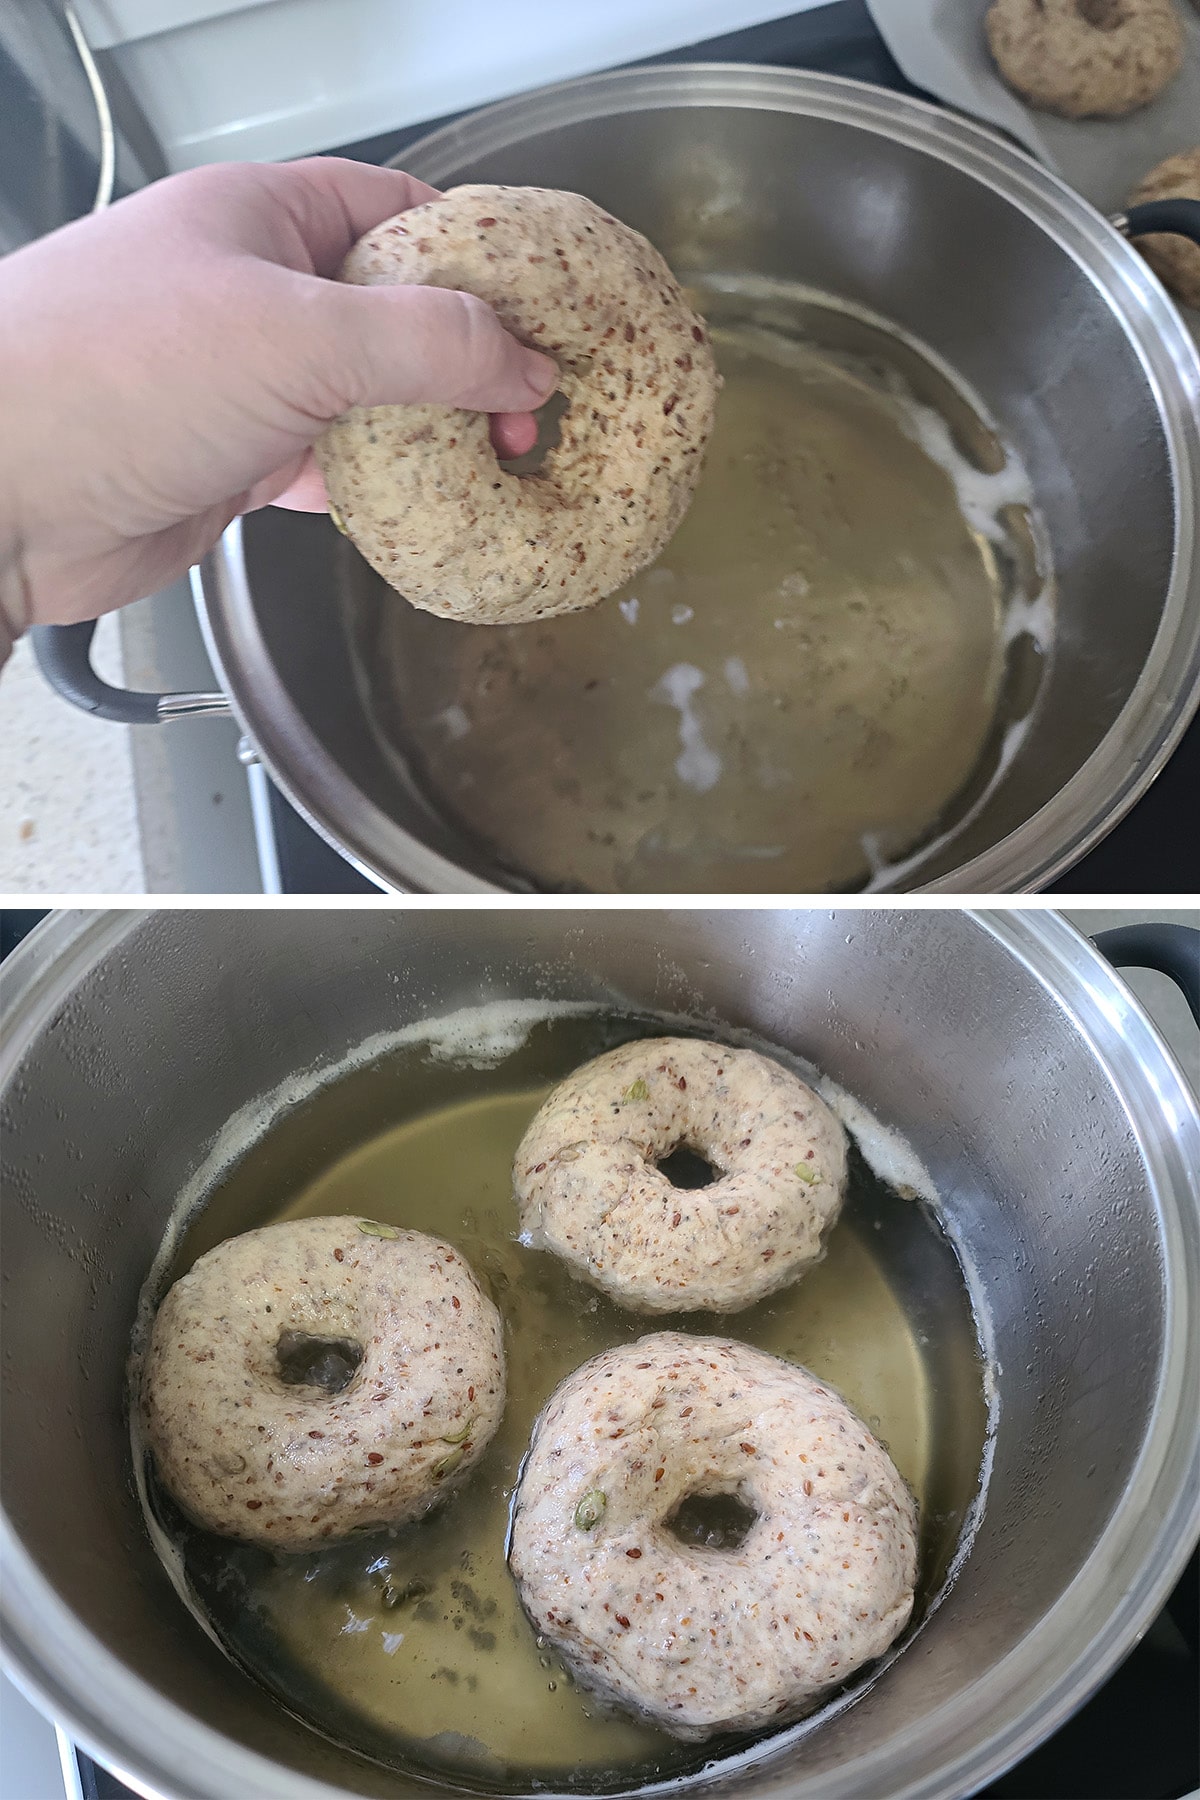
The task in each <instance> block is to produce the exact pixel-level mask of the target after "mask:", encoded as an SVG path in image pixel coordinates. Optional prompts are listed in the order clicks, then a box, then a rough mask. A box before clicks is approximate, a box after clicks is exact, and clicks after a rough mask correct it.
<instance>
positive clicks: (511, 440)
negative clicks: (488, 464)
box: [491, 412, 538, 459]
mask: <svg viewBox="0 0 1200 1800" xmlns="http://www.w3.org/2000/svg"><path fill="white" fill-rule="evenodd" d="M491 431H492V449H493V450H494V451H495V452H496V455H497V456H499V457H501V458H502V459H507V458H510V457H514V456H526V455H527V454H528V453H529V451H530V450H532V449H533V446H534V445H535V444H536V443H537V435H538V428H537V420H536V419H535V418H534V416H533V414H532V413H527V412H524V413H493V414H492V418H491Z"/></svg>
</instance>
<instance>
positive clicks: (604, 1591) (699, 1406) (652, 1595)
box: [509, 1332, 917, 1738]
mask: <svg viewBox="0 0 1200 1800" xmlns="http://www.w3.org/2000/svg"><path fill="white" fill-rule="evenodd" d="M696 1493H702V1494H715V1493H722V1494H733V1493H736V1494H738V1495H739V1496H740V1497H741V1499H742V1500H743V1501H744V1502H745V1503H746V1504H747V1505H748V1506H749V1507H751V1508H752V1509H753V1511H754V1512H755V1513H756V1514H757V1517H756V1518H755V1520H754V1523H753V1525H752V1526H751V1528H750V1530H749V1533H748V1534H747V1535H746V1537H745V1538H744V1540H743V1541H742V1542H741V1544H740V1545H738V1546H737V1548H735V1549H718V1550H714V1549H709V1548H706V1547H699V1546H694V1545H687V1544H684V1543H681V1542H680V1541H679V1539H678V1538H677V1537H676V1536H674V1535H673V1534H672V1532H671V1531H670V1529H669V1521H670V1520H671V1518H672V1516H673V1514H674V1513H675V1511H676V1509H677V1508H678V1506H679V1504H680V1502H681V1501H682V1500H684V1499H686V1498H688V1497H689V1496H691V1495H694V1494H696ZM916 1560H917V1542H916V1506H915V1503H914V1501H913V1498H912V1495H911V1494H910V1492H909V1490H908V1488H907V1487H906V1486H905V1484H904V1482H903V1481H902V1479H901V1477H900V1475H899V1473H898V1472H897V1470H896V1468H895V1466H894V1465H893V1463H892V1461H891V1459H890V1457H889V1456H888V1455H887V1453H886V1451H885V1450H884V1449H883V1447H882V1446H881V1445H880V1444H879V1443H877V1442H876V1440H875V1439H874V1438H873V1437H872V1436H871V1433H870V1432H869V1431H868V1430H867V1428H866V1426H865V1425H864V1424H863V1423H862V1421H861V1420H860V1419H859V1418H858V1417H857V1416H856V1415H855V1414H854V1413H853V1412H852V1411H851V1409H850V1408H849V1407H848V1406H847V1405H846V1403H845V1401H844V1400H842V1399H840V1398H839V1396H838V1395H837V1394H835V1393H834V1392H833V1391H832V1390H831V1389H830V1388H828V1387H826V1386H825V1385H824V1384H823V1383H822V1382H820V1381H818V1380H817V1378H816V1377H815V1376H814V1375H811V1374H810V1373H809V1372H808V1370H807V1369H802V1368H799V1367H798V1366H797V1365H795V1364H793V1363H785V1362H782V1361H780V1360H779V1359H778V1358H776V1357H774V1356H767V1355H765V1354H764V1353H763V1352H762V1351H761V1350H752V1349H750V1348H749V1347H748V1346H747V1345H745V1344H737V1343H731V1342H729V1341H728V1340H726V1339H724V1338H710V1337H688V1336H686V1335H684V1334H683V1333H680V1332H663V1333H661V1334H659V1335H656V1336H653V1337H645V1338H641V1339H639V1341H638V1342H637V1343H633V1344H623V1345H621V1346H620V1348H618V1349H615V1350H606V1351H604V1352H603V1353H602V1354H601V1355H599V1356H597V1357H594V1358H593V1359H592V1361H591V1362H588V1363H585V1364H584V1366H583V1368H581V1369H578V1370H576V1372H575V1374H573V1375H570V1376H568V1377H567V1379H566V1381H564V1382H563V1383H562V1385H561V1386H560V1387H559V1388H558V1389H557V1390H556V1391H555V1393H554V1394H553V1395H552V1396H551V1398H550V1401H549V1402H548V1404H547V1406H546V1408H545V1410H544V1412H543V1413H542V1415H541V1418H540V1419H539V1420H538V1422H537V1424H536V1426H535V1427H534V1434H533V1442H532V1445H531V1447H530V1450H529V1454H528V1457H527V1458H526V1461H525V1465H524V1467H523V1470H522V1474H521V1480H520V1485H519V1487H518V1489H517V1496H516V1503H515V1507H514V1513H513V1529H512V1543H511V1551H510V1558H509V1561H510V1565H511V1568H512V1572H513V1575H514V1577H515V1579H516V1582H517V1586H518V1589H519V1591H520V1594H521V1599H522V1601H523V1603H524V1606H525V1608H526V1611H527V1612H528V1613H529V1616H530V1618H531V1619H532V1621H533V1624H534V1627H535V1629H536V1630H537V1631H538V1632H540V1633H542V1634H543V1635H544V1636H545V1637H547V1638H548V1639H549V1640H550V1641H551V1642H552V1643H553V1644H554V1646H555V1648H556V1649H557V1651H558V1653H559V1654H560V1656H562V1657H563V1659H564V1660H565V1661H566V1663H567V1665H568V1667H569V1668H570V1669H571V1671H572V1673H573V1675H574V1676H575V1677H576V1679H577V1680H578V1681H579V1682H580V1683H581V1684H582V1685H583V1686H585V1687H588V1688H593V1689H595V1690H597V1691H598V1692H599V1693H600V1694H601V1695H603V1696H604V1697H605V1698H607V1699H610V1700H614V1701H616V1702H617V1703H619V1704H620V1705H622V1706H626V1707H629V1708H632V1709H634V1710H635V1711H638V1712H640V1713H643V1714H645V1715H647V1716H648V1717H649V1718H651V1719H652V1720H653V1721H654V1722H655V1723H656V1724H658V1725H661V1726H663V1727H664V1728H665V1729H666V1730H667V1731H670V1732H672V1733H673V1734H674V1735H675V1736H676V1737H681V1738H704V1737H708V1736H710V1735H711V1734H712V1733H714V1732H717V1731H751V1730H754V1729H756V1728H759V1727H761V1726H764V1725H772V1724H776V1725H781V1724H785V1723H786V1722H787V1721H788V1720H790V1719H794V1718H796V1717H798V1716H799V1715H800V1714H801V1713H803V1712H806V1711H808V1710H810V1709H811V1708H812V1707H813V1706H814V1705H815V1704H817V1703H818V1702H819V1701H820V1699H821V1697H822V1695H823V1694H825V1693H826V1692H827V1691H829V1690H830V1689H832V1688H835V1687H837V1686H839V1685H840V1684H841V1683H842V1682H844V1681H845V1680H846V1679H847V1677H848V1676H850V1675H852V1674H853V1673H854V1671H855V1670H856V1669H858V1668H860V1667H861V1666H862V1664H863V1663H865V1662H868V1661H869V1660H870V1659H871V1658H873V1657H876V1656H880V1655H882V1653H883V1652H884V1651H885V1650H886V1649H887V1647H888V1645H889V1644H891V1643H892V1642H893V1640H894V1639H895V1638H896V1637H897V1635H898V1634H899V1633H900V1631H902V1630H903V1628H904V1626H905V1625H906V1624H907V1622H908V1618H909V1615H910V1613H911V1611H912V1604H913V1590H914V1584H915V1580H916Z"/></svg>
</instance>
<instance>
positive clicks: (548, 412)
mask: <svg viewBox="0 0 1200 1800" xmlns="http://www.w3.org/2000/svg"><path fill="white" fill-rule="evenodd" d="M570 405H571V402H570V401H569V400H568V399H567V396H566V395H565V394H564V393H563V392H562V390H561V389H559V390H557V391H556V392H555V393H553V394H551V396H550V398H549V399H548V400H546V401H543V403H542V405H541V406H539V407H538V409H537V411H536V412H535V413H534V415H533V416H534V418H535V419H536V420H537V441H536V442H535V444H534V446H533V449H532V450H526V452H525V454H524V456H502V457H500V458H499V462H500V467H501V468H502V469H503V470H504V473H505V474H506V475H536V474H538V472H539V471H540V469H541V466H542V464H543V463H544V462H545V460H546V458H547V456H549V454H550V452H551V450H557V449H558V446H559V444H560V443H561V442H562V422H563V419H564V417H565V416H566V414H567V412H568V411H569V409H570Z"/></svg>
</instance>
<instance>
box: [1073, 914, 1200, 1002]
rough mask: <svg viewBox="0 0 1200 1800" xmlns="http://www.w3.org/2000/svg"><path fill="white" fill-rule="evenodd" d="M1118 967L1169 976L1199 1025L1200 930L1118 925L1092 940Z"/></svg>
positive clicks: (1185, 926)
mask: <svg viewBox="0 0 1200 1800" xmlns="http://www.w3.org/2000/svg"><path fill="white" fill-rule="evenodd" d="M1092 942H1093V944H1095V946H1096V948H1097V950H1099V952H1100V954H1101V956H1107V958H1108V960H1109V962H1110V963H1112V964H1113V966H1114V967H1115V968H1118V969H1127V968H1135V969H1157V970H1158V972H1159V974H1160V975H1169V976H1170V978H1171V980H1172V981H1173V982H1174V983H1175V985H1176V987H1177V988H1179V990H1180V991H1181V993H1182V994H1183V997H1184V999H1185V1000H1186V1001H1187V1003H1188V1005H1189V1006H1190V1007H1191V1009H1192V1017H1193V1019H1195V1021H1196V1023H1197V1025H1200V931H1196V930H1195V929H1194V928H1193V927H1192V926H1191V925H1149V924H1145V925H1117V926H1114V928H1113V930H1112V931H1098V932H1097V933H1096V935H1095V937H1094V938H1093V939H1092Z"/></svg>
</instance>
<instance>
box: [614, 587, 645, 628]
mask: <svg viewBox="0 0 1200 1800" xmlns="http://www.w3.org/2000/svg"><path fill="white" fill-rule="evenodd" d="M641 607H642V603H641V601H640V600H639V599H638V597H637V595H636V594H631V595H630V597H629V599H628V600H618V601H617V610H618V612H619V613H620V615H621V617H622V618H623V619H624V620H625V621H626V623H627V624H630V625H636V624H637V621H638V613H639V612H640V611H641Z"/></svg>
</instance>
